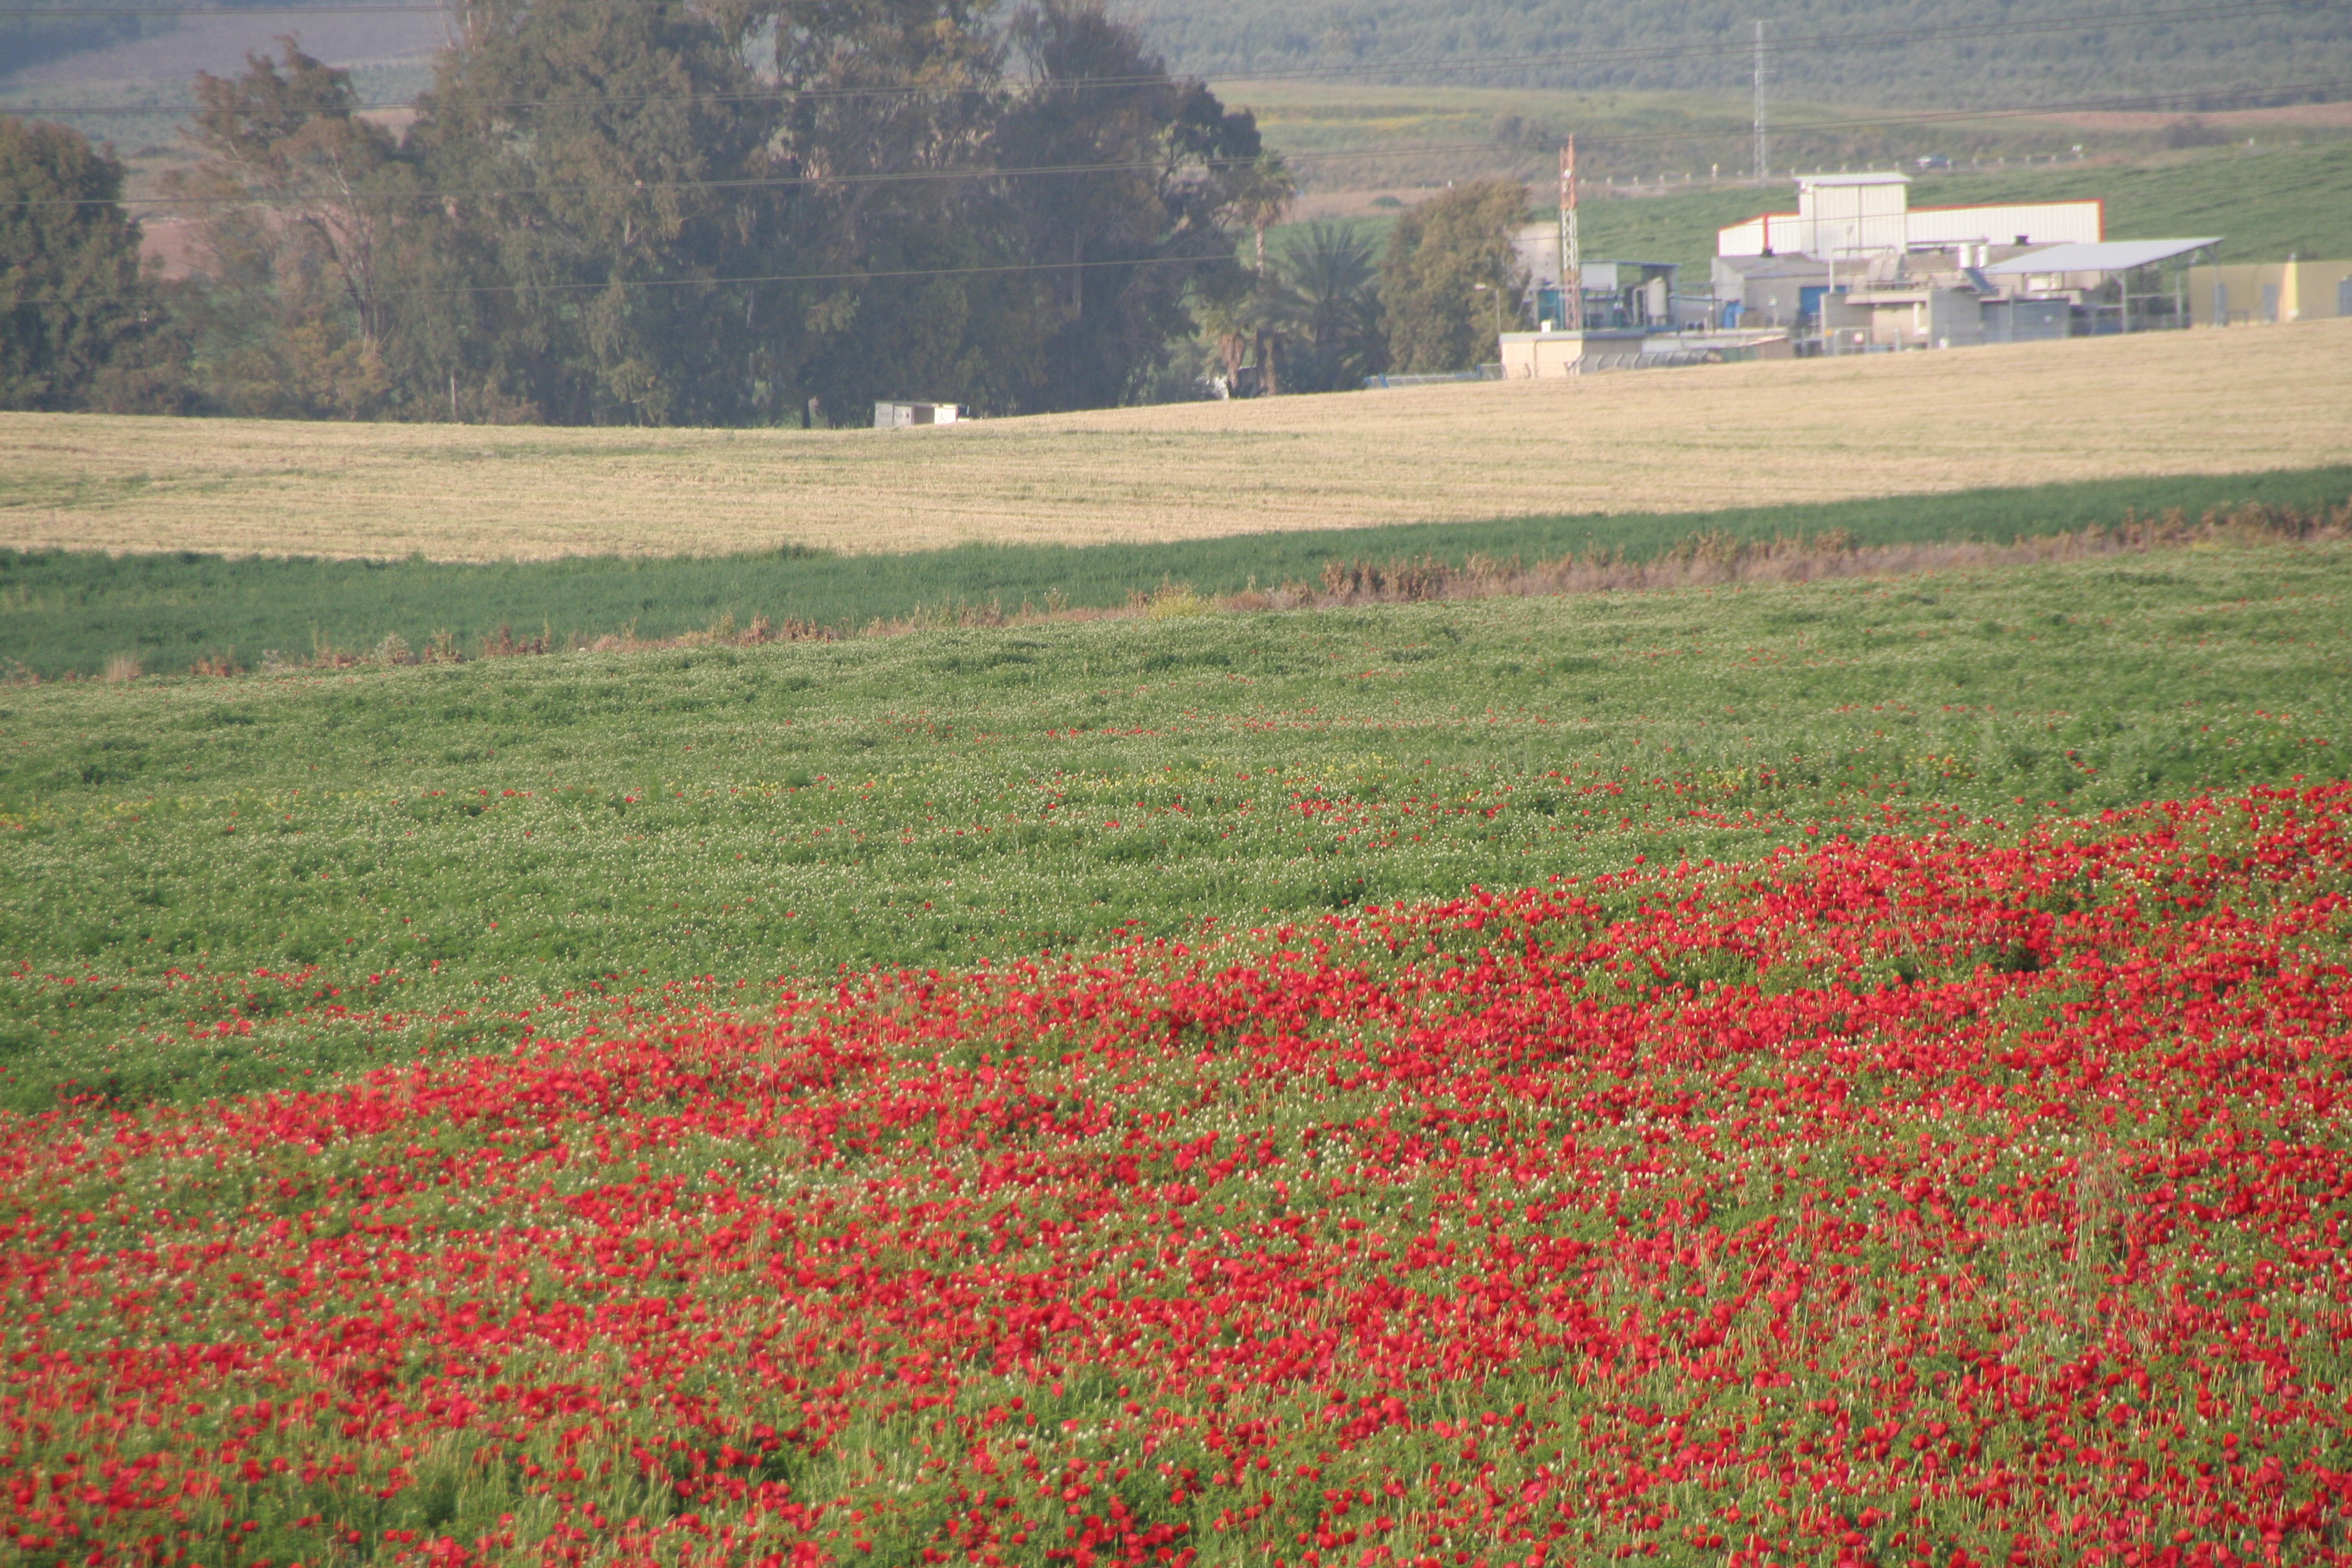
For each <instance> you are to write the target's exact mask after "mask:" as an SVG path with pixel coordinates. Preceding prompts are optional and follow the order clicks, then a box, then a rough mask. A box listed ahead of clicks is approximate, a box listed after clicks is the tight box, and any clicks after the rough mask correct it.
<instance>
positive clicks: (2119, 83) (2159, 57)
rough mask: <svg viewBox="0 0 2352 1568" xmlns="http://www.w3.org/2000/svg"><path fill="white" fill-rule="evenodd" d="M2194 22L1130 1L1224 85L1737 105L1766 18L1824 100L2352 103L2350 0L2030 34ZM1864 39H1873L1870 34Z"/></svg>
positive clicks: (1996, 11) (1261, 0)
mask: <svg viewBox="0 0 2352 1568" xmlns="http://www.w3.org/2000/svg"><path fill="white" fill-rule="evenodd" d="M2183 9H2185V7H2184V6H2183V5H2182V3H2181V0H2137V3H2135V0H2040V3H2038V4H2034V5H2022V4H2019V3H2017V0H1870V3H1868V4H1864V0H1778V3H1777V4H1773V5H1759V3H1758V0H1738V3H1737V4H1731V3H1727V0H1655V3H1654V4H1649V5H1626V4H1624V3H1623V0H1446V3H1444V4H1440V3H1437V0H1220V3H1219V4H1217V5H1201V4H1199V0H1125V3H1124V4H1123V5H1120V6H1119V10H1120V13H1121V15H1123V16H1128V17H1129V18H1132V19H1133V20H1135V21H1137V22H1139V23H1140V24H1142V25H1143V26H1144V27H1145V29H1146V30H1147V31H1148V32H1149V33H1150V36H1151V37H1152V39H1153V40H1154V42H1155V43H1156V45H1157V46H1158V47H1160V48H1162V49H1164V50H1166V51H1167V53H1168V57H1169V63H1170V64H1171V66H1173V67H1175V68H1178V69H1180V70H1183V71H1189V72H1196V73H1199V74H1201V75H1203V76H1207V77H1211V78H1228V79H1230V78H1245V77H1249V76H1252V75H1254V74H1257V73H1265V72H1285V71H1296V70H1300V69H1314V68H1384V72H1385V73H1390V74H1391V79H1395V80H1421V81H1444V82H1454V83H1460V84H1462V85H1465V86H1473V85H1476V86H1496V87H1500V86H1548V87H1569V88H1581V89H1595V88H1619V89H1651V90H1675V91H1713V92H1721V91H1726V90H1729V89H1745V88H1746V87H1747V85H1748V54H1747V52H1746V51H1747V47H1748V39H1749V37H1750V36H1751V28H1752V25H1753V20H1754V18H1756V17H1758V16H1762V17H1763V18H1764V19H1765V22H1766V28H1767V34H1768V37H1771V38H1776V39H1779V40H1780V41H1781V44H1780V47H1779V48H1777V49H1776V50H1775V51H1774V52H1773V54H1772V56H1771V59H1770V74H1771V79H1772V81H1773V84H1774V89H1775V90H1776V91H1783V92H1787V93H1790V94H1791V95H1796V96H1802V97H1805V98H1809V99H1812V100H1818V101H1825V102H1868V103H1874V104H1933V105H1938V106H1953V107H1968V106H1977V105H1988V104H1996V103H2000V104H2008V103H2015V104H2027V103H2034V104H2047V103H2055V102H2064V101H2070V100H2080V99H2084V98H2093V97H2100V96H2105V95H2109V94H2120V93H2156V92H2181V91H2189V92H2199V91H2207V90H2210V91H2214V92H2217V93H2219V92H2223V91H2231V90H2236V91H2241V92H2242V91H2244V90H2246V89H2263V90H2277V89H2284V88H2286V87H2287V86H2288V85H2289V84H2300V83H2310V82H2315V81H2323V80H2332V81H2333V82H2334V84H2335V85H2334V86H2333V87H2332V89H2328V88H2324V89H2320V90H2318V91H2316V92H2313V91H2310V90H2309V89H2302V91H2301V92H2300V94H2299V96H2301V97H2302V98H2305V99H2306V100H2307V99H2310V98H2325V99H2340V98H2352V5H2344V4H2341V3H2340V0H2336V3H2327V0H2321V3H2314V4H2303V5H2294V6H2292V7H2288V6H2282V5H2260V4H2252V5H2246V6H2245V7H2244V12H2245V13H2246V14H2242V15H2240V16H2233V17H2231V18H2228V19H2223V20H2210V21H2190V22H2174V23H2165V24H2161V25H2154V26H2149V25H2136V26H2127V25H2123V24H2121V23H2120V22H2118V23H2116V25H2112V26H2105V27H2102V28H2100V29H2098V30H2095V31H2083V32H2053V31H2047V30H2027V29H2029V28H2047V27H2048V26H2050V25H2051V24H2053V23H2056V24H2063V23H2066V22H2067V21H2069V19H2092V18H2098V17H2109V18H2115V17H2121V16H2126V15H2130V16H2145V15H2147V14H2149V13H2155V12H2160V11H2176V12H2177V11H2180V10H2183ZM2207 14H2208V15H2210V11H2209V12H2208V13H2207ZM2004 22H2014V23H2015V24H2016V25H2017V26H2016V29H2015V30H2013V31H2009V32H1995V33H1986V34H1981V35H1979V36H1974V37H1965V38H1961V37H1952V36H1951V35H1950V32H1949V30H1950V29H1952V28H1956V27H1984V26H1996V25H2000V24H2002V23H2004ZM1862 34H1867V35H1870V37H1868V38H1867V39H1864V38H1859V37H1853V35H1862ZM1889 35H1892V37H1890V36H1889ZM1833 36H1835V37H1833ZM1836 37H1843V38H1845V40H1846V41H1843V42H1839V41H1835V39H1836ZM1632 51H1642V53H1640V54H1638V55H1635V54H1633V53H1631V52H1632ZM2219 106H2220V105H2219V104H2218V103H2216V104H2213V105H2210V106H2209V107H2219ZM2190 107H2198V106H2196V105H2191V106H2190Z"/></svg>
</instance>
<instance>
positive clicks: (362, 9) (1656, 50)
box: [0, 0, 2315, 115]
mask: <svg viewBox="0 0 2352 1568" xmlns="http://www.w3.org/2000/svg"><path fill="white" fill-rule="evenodd" d="M643 3H645V4H648V5H673V4H677V0H643ZM444 10H445V8H444V7H440V6H424V5H320V6H287V7H275V6H268V7H265V6H222V7H219V8H218V9H214V10H201V11H191V10H186V9H184V8H180V7H161V8H156V9H152V10H144V9H137V8H128V7H126V8H118V9H115V10H111V11H108V10H100V11H79V10H77V11H74V12H63V11H47V10H35V9H26V8H21V7H20V8H13V9H12V8H0V17H7V16H52V17H54V16H230V15H240V16H241V15H253V16H296V15H319V16H331V15H343V14H373V13H381V12H402V13H408V14H413V15H416V16H429V15H441V14H444ZM2314 10H2315V6H2314V5H2312V4H2311V0H2258V3H2256V4H2251V5H2200V6H2193V7H2187V8H2180V9H2173V10H2166V11H2140V12H2108V13H2102V14H2100V15H2097V16H2084V17H2077V18H2074V19H2072V20H2056V19H2053V20H2045V21H2039V22H2035V21H2023V22H2001V23H1962V24H1955V25H1953V26H1942V27H1900V28H1889V29H1884V30H1881V31H1876V32H1853V31H1847V32H1843V33H1822V34H1815V35H1813V36H1811V37H1785V38H1781V37H1776V38H1775V39H1774V40H1773V43H1774V47H1776V48H1781V49H1802V50H1807V51H1810V52H1812V53H1821V52H1822V51H1825V50H1831V49H1853V48H1874V47H1893V46H1899V45H1902V44H1912V43H1927V42H1937V41H1950V40H1961V39H1967V38H1972V37H2050V36H2057V35H2063V34H2067V33H2093V32H2102V31H2105V30H2106V29H2108V28H2112V27H2126V26H2166V25H2170V24H2179V23H2185V22H2209V21H2240V20H2243V19H2245V18H2247V17H2252V16H2289V15H2294V14H2298V13H2310V12H2313V11H2314ZM1750 47H1751V46H1750V44H1749V43H1748V42H1747V41H1744V40H1728V39H1725V40H1707V41H1700V42H1692V43H1682V44H1657V45H1645V46H1643V47H1639V48H1629V49H1599V50H1577V49H1569V50H1560V51H1556V52H1553V53H1549V54H1535V55H1530V54H1511V55H1473V56H1465V57H1451V58H1436V59H1423V60H1417V61H1416V60H1398V61H1391V62H1385V63H1373V64H1351V65H1334V66H1304V67H1299V68H1296V69H1292V70H1286V71H1265V72H1256V73H1253V74H1249V75H1246V76H1240V77H1235V78H1233V79H1234V80H1235V81H1239V82H1260V81H1315V80H1328V79H1345V78H1350V77H1354V78H1370V77H1381V76H1394V75H1399V74H1403V73H1437V74H1445V73H1451V72H1460V71H1465V70H1484V69H1487V68H1492V67H1496V66H1511V67H1522V68H1524V67H1529V66H1542V65H1552V64H1560V63H1570V64H1576V65H1612V64H1620V63H1625V62H1630V61H1640V60H1657V59H1688V58H1692V57H1694V56H1700V57H1713V56H1745V55H1746V54H1748V51H1749V48H1750ZM1165 80H1168V78H1167V77H1166V76H1165V75H1144V76H1123V77H1112V76H1104V77H1087V78H1083V79H1076V80H1068V81H1047V82H1036V83H1026V84H1022V83H1015V84H1013V90H1028V91H1067V90H1087V89H1117V88H1129V87H1144V86H1150V85H1153V84H1155V83H1159V82H1162V81H1165ZM1004 90H1007V89H1006V87H1005V86H1004V85H1003V84H998V83H989V84H972V85H968V86H961V87H944V88H943V87H938V86H900V87H874V88H793V89H784V88H776V89H766V90H761V91H751V92H729V93H699V94H687V93H646V94H620V95H614V96H612V97H599V98H574V99H491V100H481V102H482V104H483V106H484V107H488V108H498V109H548V108H558V107H564V106H567V105H571V104H581V105H584V106H590V107H604V106H607V105H614V104H631V103H663V102H683V101H699V102H707V103H730V102H766V101H773V100H786V99H790V100H838V99H870V98H917V97H955V96H963V95H970V94H974V93H991V92H1000V91H1004ZM192 107H193V106H177V107H175V106H172V105H168V104H152V103H140V104H96V105H88V104H85V105H65V104H58V105H54V106H52V105H42V104H29V105H17V106H5V105H0V112H7V113H13V114H59V115H97V114H185V113H188V112H190V111H191V109H192ZM355 107H356V108H357V109H358V110H361V111H362V112H371V113H378V112H383V111H385V110H399V109H407V108H411V107H413V105H412V104H409V103H369V104H361V105H357V106H355Z"/></svg>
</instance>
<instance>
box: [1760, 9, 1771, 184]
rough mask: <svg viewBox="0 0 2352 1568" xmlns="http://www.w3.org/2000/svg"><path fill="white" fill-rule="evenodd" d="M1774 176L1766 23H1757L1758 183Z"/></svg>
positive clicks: (1761, 21)
mask: <svg viewBox="0 0 2352 1568" xmlns="http://www.w3.org/2000/svg"><path fill="white" fill-rule="evenodd" d="M1771 176H1772V159H1771V154H1770V150H1769V147H1768V146H1767V144H1766V139H1765V132H1764V22H1763V19H1762V18H1761V17H1759V18H1758V19H1757V22H1756V183H1757V184H1759V185H1760V184H1763V183H1764V182H1765V181H1766V180H1768V179H1769V178H1771Z"/></svg>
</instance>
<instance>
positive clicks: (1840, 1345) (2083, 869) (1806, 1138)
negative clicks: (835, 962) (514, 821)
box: [0, 785, 2352, 1568]
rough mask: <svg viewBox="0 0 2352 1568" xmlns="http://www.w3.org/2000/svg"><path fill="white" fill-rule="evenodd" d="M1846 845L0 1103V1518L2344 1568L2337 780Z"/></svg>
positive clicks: (1026, 1546)
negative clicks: (5, 1307) (174, 1107)
mask: <svg viewBox="0 0 2352 1568" xmlns="http://www.w3.org/2000/svg"><path fill="white" fill-rule="evenodd" d="M1890 826H1895V827H1898V828H1901V829H1903V831H1900V832H1893V833H1888V834H1884V835H1877V836H1872V837H1865V838H1860V839H1851V838H1849V839H1841V840H1839V841H1837V842H1834V843H1830V844H1825V845H1822V846H1821V847H1816V848H1812V849H1810V850H1806V851H1801V852H1798V851H1791V852H1788V853H1784V854H1780V855H1776V856H1774V857H1771V858H1768V859H1766V860H1763V861H1760V862H1759V863H1757V864H1754V865H1749V866H1745V867H1730V866H1691V865H1687V864H1683V865H1677V866H1675V867H1672V868H1666V867H1654V868H1653V867H1647V866H1644V867H1640V868H1633V869H1631V870H1629V871H1627V872H1625V873H1623V874H1622V875H1617V876H1612V877H1608V878H1603V879H1600V880H1599V881H1597V882H1596V883H1595V884H1594V885H1593V886H1591V887H1590V888H1588V887H1584V886H1580V885H1576V884H1573V883H1569V882H1565V881H1563V882H1559V883H1556V884H1552V885H1547V886H1543V887H1539V888H1535V889H1527V890H1523V891H1517V892H1512V893H1492V894H1490V893H1484V892H1481V893H1477V894H1475V895H1473V896H1470V897H1466V898H1464V899H1460V900H1450V901H1444V902H1439V903H1433V904H1423V905H1418V906H1412V907H1383V908H1376V909H1368V910H1361V911H1357V912H1352V913H1349V914H1345V915H1333V916H1330V917H1328V919H1325V920H1323V921H1316V922H1312V923H1308V924H1303V925H1295V926H1284V927H1281V928H1278V929H1273V930H1265V931H1253V932H1250V933H1247V934H1245V935H1241V934H1237V935H1235V936H1234V937H1233V938H1231V939H1228V940H1226V941H1223V942H1213V943H1211V944H1209V945H1206V946H1202V947H1197V948H1188V947H1187V946H1185V945H1183V944H1172V943H1155V944H1150V945H1139V946H1132V947H1128V948H1124V949H1119V950H1114V951H1112V952H1108V953H1105V954H1103V955H1101V956H1099V957H1097V959H1095V960H1093V961H1091V962H1088V963H1082V964H1081V963H1072V964H1067V965H1058V966H1057V965H1044V964H1037V963H1016V964H1012V965H1008V966H1004V967H1001V968H998V967H990V968H984V969H977V970H970V971H965V972H961V973H939V972H930V971H923V972H916V971H900V972H896V973H877V974H871V975H866V976H861V977H858V978H856V979H854V980H850V979H845V980H844V981H842V982H841V983H839V984H837V985H836V986H834V987H827V988H819V989H816V990H813V991H808V992H802V991H797V990H786V991H784V992H782V994H779V995H778V996H777V997H776V999H775V1004H774V1006H773V1009H772V1012H770V1011H768V1010H767V1009H765V1008H762V1009H758V1010H753V1009H747V1008H739V1009H738V1010H737V1011H736V1012H735V1013H734V1014H733V1015H732V1016H717V1015H710V1014H704V1015H699V1016H695V1015H687V1016H672V1017H667V1018H660V1019H656V1018H651V1017H646V1018H620V1019H614V1020H612V1021H611V1022H610V1024H609V1025H608V1026H606V1027H604V1028H591V1029H588V1030H585V1031H583V1032H582V1033H579V1034H577V1035H575V1036H572V1037H568V1038H544V1039H534V1040H532V1041H530V1042H529V1043H528V1044H526V1045H525V1046H524V1047H521V1048H520V1049H518V1050H517V1051H515V1052H513V1053H512V1054H510V1055H507V1056H502V1057H493V1058H472V1059H468V1060H464V1061H458V1062H450V1063H444V1064H431V1065H422V1066H417V1067H415V1068H407V1069H399V1070H392V1069H387V1070H383V1071H379V1072H377V1073H374V1074H372V1075H369V1076H367V1077H366V1078H365V1079H362V1080H360V1081H355V1082H352V1083H349V1084H346V1085H342V1086H340V1087H336V1088H333V1089H324V1090H320V1091H315V1092H308V1093H288V1094H279V1095H272V1096H265V1097H260V1098H257V1099H253V1100H247V1101H244V1102H240V1103H237V1104H234V1105H215V1106H208V1107H203V1108H199V1109H196V1110H189V1111H184V1112H176V1113H161V1114H153V1115H150V1116H147V1117H143V1118H142V1117H133V1116H127V1115H122V1116H109V1115H103V1114H93V1115H89V1116H87V1117H84V1118H81V1119H79V1120H75V1121H69V1122H47V1123H38V1124H26V1123H19V1124H16V1125H14V1126H12V1127H10V1128H9V1129H8V1137H7V1142H6V1148H5V1180H6V1183H7V1187H8V1193H9V1197H10V1200H11V1206H12V1209H13V1211H14V1217H13V1219H12V1221H11V1223H10V1224H9V1226H8V1229H7V1233H6V1234H7V1250H6V1254H5V1268H6V1272H7V1279H6V1288H7V1291H8V1299H9V1300H10V1301H11V1304H12V1309H13V1310H12V1312H11V1321H10V1322H9V1324H8V1326H7V1335H8V1345H7V1350H8V1356H7V1363H6V1372H5V1385H0V1386H5V1401H0V1421H5V1441H6V1443H7V1448H6V1450H5V1453H6V1460H7V1468H8V1470H9V1472H10V1475H11V1477H12V1479H11V1481H10V1483H9V1486H8V1489H7V1492H6V1494H5V1495H6V1497H7V1502H8V1510H7V1512H8V1518H7V1528H8V1530H9V1531H10V1534H11V1537H12V1539H13V1540H14V1541H15V1542H16V1547H17V1550H18V1552H20V1553H22V1554H24V1555H26V1556H28V1557H34V1558H41V1557H48V1558H51V1559H52V1560H55V1561H59V1562H63V1561H68V1560H73V1561H89V1562H92V1563H99V1562H110V1561H148V1562H155V1563H222V1564H226V1563H258V1562H263V1561H268V1562H271V1563H289V1562H293V1561H300V1562H304V1563H337V1562H353V1561H362V1560H368V1559H387V1558H389V1559H394V1560H415V1561H419V1562H433V1563H467V1562H491V1561H508V1560H512V1559H514V1558H516V1557H517V1556H519V1555H532V1556H536V1557H538V1558H539V1559H540V1560H542V1561H551V1562H586V1561H597V1560H632V1561H645V1562H655V1561H658V1562H672V1561H677V1562H719V1561H746V1562H749V1561H771V1562H779V1563H814V1562H828V1561H838V1562H874V1563H915V1562H922V1563H939V1562H971V1563H991V1564H992V1563H1073V1564H1096V1563H1191V1562H1221V1563H1223V1562H1230V1563H1243V1562H1247V1563H1286V1564H1332V1563H1439V1564H1449V1563H1451V1564H1459V1563H1490V1564H1500V1563H1542V1562H1550V1563H1567V1562H1596V1561H1602V1560H1608V1559H1616V1558H1624V1557H1641V1558H1643V1559H1656V1560H1662V1561H1670V1562H1696V1561H1706V1562H1716V1561H1722V1562H1733V1563H1764V1562H1821V1561H1831V1560H1835V1561H1840V1562H1888V1563H1896V1562H1906V1563H1907V1562H1919V1563H1936V1564H1937V1565H1938V1568H1941V1565H1942V1564H1945V1563H1955V1562H1980V1563H1990V1562H1998V1561H2007V1562H2020V1561H2024V1562H2046V1563H2059V1562H2070V1563H2071V1562H2091V1561H2111V1562H2123V1563H2158V1562H2215V1563H2226V1562H2250V1563H2251V1562H2274V1561H2279V1560H2281V1558H2282V1554H2284V1556H2285V1557H2287V1558H2291V1559H2294V1560H2298V1561H2336V1560H2341V1558H2342V1556H2343V1555H2344V1554H2343V1553H2341V1552H2339V1551H2338V1550H2337V1547H2338V1546H2339V1545H2340V1543H2341V1542H2342V1541H2343V1539H2344V1529H2345V1526H2346V1524H2347V1521H2352V1402H2347V1396H2348V1395H2352V1347H2347V1331H2352V1260H2347V1253H2346V1241H2347V1237H2346V1236H2345V1234H2344V1232H2345V1226H2346V1221H2347V1206H2346V1205H2347V1198H2352V1151H2347V1148H2346V1146H2345V1144H2344V1142H2343V1140H2342V1138H2341V1136H2340V1129H2341V1125H2342V1118H2343V1116H2344V1114H2345V1111H2346V1109H2347V1106H2352V1037H2347V1031H2346V1029H2345V1017H2346V1015H2345V1003H2346V988H2347V984H2352V974H2347V967H2346V963H2345V958H2346V952H2345V939H2346V934H2347V927H2352V897H2347V895H2352V788H2347V787H2346V786H2341V785H2337V786H2329V787H2326V788H2310V789H2305V790H2301V791H2294V790H2287V791H2256V792H2253V793H2252V794H2250V795H2240V796H2236V797H2232V798H2224V799H2211V798H2208V799H2200V800H2195V801H2190V802H2187V803H2179V804H2173V805H2163V806H2152V807H2148V808H2146V809H2143V810H2139V811H2133V812H2122V813H2115V812H2110V813H2106V814H2104V815H2103V816H2100V817H2099V818H2096V819H2093V820H2088V821H2084V822H2080V823H2075V824H2072V825H2069V826H2065V827H2063V828H2059V827H2046V826H2045V827H2042V828H2038V829H2036V830H2034V831H2032V832H2030V833H2027V834H2025V835H2023V836H2022V837H2020V838H2018V839H2017V840H2016V841H2014V842H2011V843H2008V844H2006V845H2004V846H2000V847H1996V846H1994V845H1991V844H1989V843H1987V842H1984V841H1982V840H1981V839H1980V838H1979V837H1976V836H1972V835H1970V834H1969V833H1968V832H1965V831H1962V830H1961V827H1960V826H1959V825H1956V824H1939V823H1937V822H1936V821H1934V820H1931V819H1926V818H1909V819H1903V820H1894V819H1890ZM1612 911H1614V912H1612Z"/></svg>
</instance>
